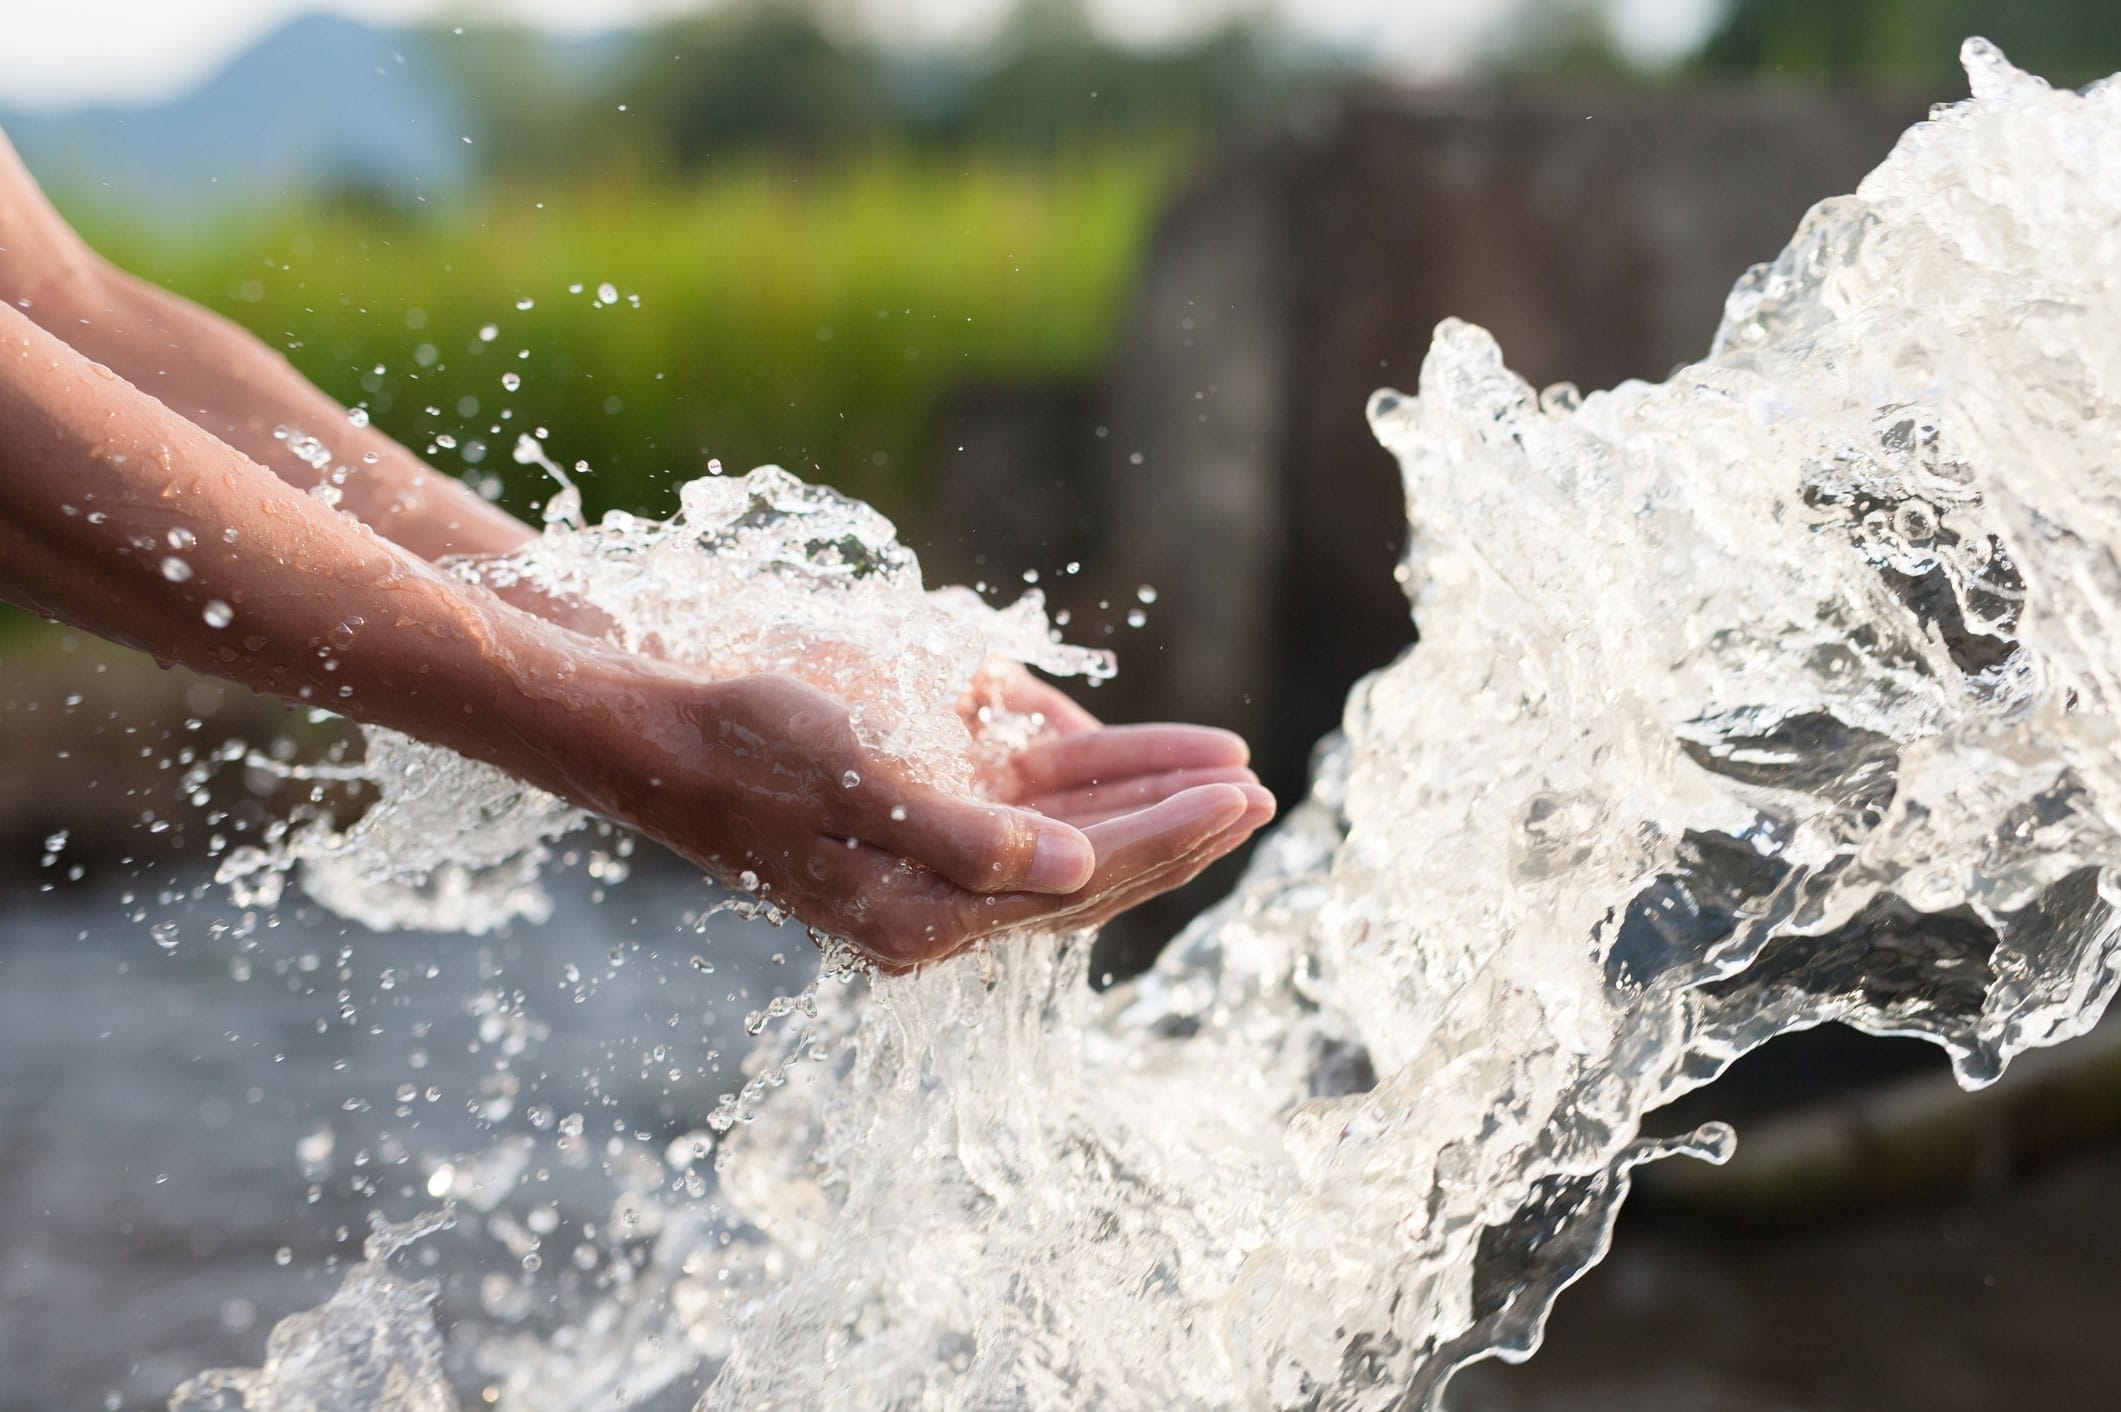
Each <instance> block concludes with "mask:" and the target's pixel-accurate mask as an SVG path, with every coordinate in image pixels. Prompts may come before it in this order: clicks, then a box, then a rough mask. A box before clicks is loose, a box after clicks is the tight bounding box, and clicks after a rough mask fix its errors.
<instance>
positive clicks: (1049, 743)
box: [1011, 725, 1252, 793]
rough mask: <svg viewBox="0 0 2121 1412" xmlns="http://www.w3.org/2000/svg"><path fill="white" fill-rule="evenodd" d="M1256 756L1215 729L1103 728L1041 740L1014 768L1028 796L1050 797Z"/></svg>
mask: <svg viewBox="0 0 2121 1412" xmlns="http://www.w3.org/2000/svg"><path fill="white" fill-rule="evenodd" d="M1251 755H1252V752H1251V750H1250V749H1249V748H1248V747H1247V746H1246V745H1245V742H1244V738H1243V737H1242V736H1238V735H1234V734H1232V733H1231V732H1229V731H1225V730H1217V729H1215V728H1214V727H1212V726H1174V725H1148V726H1104V727H1101V728H1099V729H1097V730H1092V731H1084V732H1083V733H1082V734H1080V735H1071V736H1055V737H1041V738H1040V739H1037V740H1034V741H1032V742H1031V744H1029V745H1028V746H1026V747H1025V748H1024V750H1023V751H1022V753H1020V754H1019V755H1017V756H1016V757H1015V759H1014V760H1013V761H1011V764H1012V765H1013V766H1014V768H1015V771H1016V777H1017V779H1019V780H1020V781H1022V783H1023V785H1024V787H1025V789H1026V790H1027V791H1028V792H1031V793H1050V792H1052V791H1054V790H1060V789H1073V788H1077V787H1079V786H1083V785H1094V784H1100V783H1106V782H1110V781H1113V780H1121V779H1128V778H1132V777H1133V776H1136V775H1147V774H1159V773H1165V772H1169V771H1172V770H1196V769H1217V768H1228V767H1231V766H1236V765H1243V764H1245V763H1246V762H1247V761H1249V760H1250V759H1251Z"/></svg>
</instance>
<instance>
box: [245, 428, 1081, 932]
mask: <svg viewBox="0 0 2121 1412" xmlns="http://www.w3.org/2000/svg"><path fill="white" fill-rule="evenodd" d="M516 459H517V460H518V461H522V462H524V463H526V464H528V463H534V464H537V465H541V466H543V467H544V468H545V469H546V470H547V471H548V472H549V473H550V474H551V475H552V476H553V477H554V479H555V480H556V481H557V482H558V486H559V489H558V490H557V492H556V493H555V494H554V495H553V497H552V499H551V500H550V501H549V502H548V503H547V506H546V509H545V520H546V525H547V532H546V534H545V536H544V537H543V538H542V539H540V540H536V541H533V542H532V543H531V544H530V545H528V546H527V547H525V548H524V549H523V550H521V551H519V552H518V553H516V554H513V555H509V556H506V557H502V558H492V559H478V560H467V561H462V562H459V563H457V564H455V565H454V568H455V570H456V571H457V572H458V573H459V574H460V575H462V576H463V577H464V578H466V579H468V580H470V581H473V582H483V583H486V584H488V585H491V586H494V587H498V588H511V587H515V586H517V585H528V586H529V587H531V588H533V589H535V590H537V591H539V592H542V593H545V594H548V595H550V596H552V597H555V598H559V599H563V600H572V601H575V602H578V603H581V604H584V605H587V606H588V607H589V608H590V609H593V610H594V611H595V612H597V613H599V614H601V615H602V617H603V618H604V619H605V620H606V621H607V622H608V623H609V625H610V627H609V634H608V635H609V636H610V638H611V639H612V640H613V641H614V642H615V643H616V644H618V645H619V646H622V647H625V648H627V649H629V650H631V651H635V652H641V653H646V654H649V655H652V656H655V657H659V658H662V659H664V660H666V661H671V662H679V663H685V664H689V665H692V666H695V667H697V668H699V669H700V671H701V672H702V674H703V675H708V676H713V677H718V678H726V677H734V676H740V675H744V674H747V673H753V672H786V673H792V674H794V675H797V676H801V677H806V678H808V679H810V680H812V681H813V682H815V683H816V684H817V685H819V686H822V687H824V688H826V689H828V690H831V691H834V692H835V693H837V694H839V695H840V696H841V697H842V699H844V700H846V701H848V702H849V703H851V705H852V707H853V710H852V722H853V725H854V729H855V733H856V735H857V737H858V738H859V739H860V740H861V741H862V743H863V744H865V745H867V746H869V747H871V748H873V749H875V750H878V751H880V752H882V753H883V754H885V755H888V756H891V757H893V758H895V759H899V760H902V761H906V762H908V763H910V764H912V765H914V766H916V767H917V768H918V769H919V770H920V771H921V772H922V773H923V774H924V775H926V776H927V777H928V778H929V779H931V780H933V781H935V782H936V783H938V784H941V785H944V786H947V787H950V788H954V789H956V790H958V791H959V792H961V793H972V792H975V790H976V779H977V775H976V772H975V769H974V761H975V759H976V757H977V755H978V754H979V753H980V752H981V751H1007V750H1009V749H1011V748H1013V747H1016V746H1020V745H1021V743H1022V742H1023V740H1025V739H1027V738H1028V733H1029V731H1030V730H1031V729H1032V728H1033V727H1034V725H1035V723H1034V722H1031V721H1029V720H1027V719H1024V718H1020V717H1015V716H1012V715H1010V714H1009V713H1007V712H1004V711H1001V710H999V709H997V708H993V707H987V708H983V709H982V711H981V712H980V715H979V721H980V732H979V736H978V738H977V739H976V740H974V741H973V742H972V747H971V749H970V750H968V748H967V740H966V731H965V725H964V722H963V719H962V718H961V717H960V716H959V714H958V710H957V706H958V701H959V698H960V696H961V695H962V694H963V693H964V692H965V691H966V690H967V689H968V686H969V685H970V684H971V683H972V682H973V681H974V678H975V676H976V675H977V674H978V673H979V672H980V670H981V668H982V667H983V666H984V665H985V664H987V663H989V662H991V661H994V660H997V659H1000V660H1007V661H1015V662H1026V663H1030V664H1032V665H1035V666H1038V667H1041V668H1043V669H1045V670H1046V671H1049V672H1052V673H1055V674H1057V675H1061V676H1070V675H1082V676H1086V677H1089V678H1091V679H1092V680H1097V679H1101V678H1106V677H1109V676H1110V675H1111V674H1112V663H1111V658H1110V656H1109V654H1107V653H1103V652H1098V651H1093V650H1091V649H1088V648H1081V647H1070V646H1067V645H1065V644H1063V643H1062V642H1061V641H1060V640H1059V637H1058V635H1057V633H1056V632H1055V631H1054V629H1053V627H1052V625H1051V624H1050V623H1048V622H1047V620H1046V615H1045V609H1044V600H1043V598H1042V596H1041V595H1040V594H1039V593H1038V592H1037V591H1036V590H1033V591H1030V592H1027V593H1025V594H1024V595H1023V597H1021V598H1019V599H1018V600H1017V601H1016V602H1015V603H1014V604H1012V605H1010V606H1009V607H1008V608H1005V609H996V608H993V607H990V606H989V605H988V604H987V603H986V602H985V601H984V600H982V599H981V598H980V597H979V595H978V594H976V593H973V592H971V591H970V590H967V589H961V588H944V589H937V590H933V591H930V590H925V589H923V587H922V585H921V574H920V564H919V561H918V560H917V559H916V558H915V557H914V554H913V551H912V550H910V549H908V548H906V547H905V546H904V545H902V544H900V543H899V542H898V540H897V538H896V531H895V530H894V528H893V527H892V524H891V522H890V521H889V520H887V519H885V518H884V517H883V516H882V515H880V514H878V513H877V512H876V511H875V510H873V509H871V508H870V507H869V506H867V505H864V504H862V503H861V502H859V501H856V500H850V499H848V498H846V497H845V496H842V495H840V494H838V493H836V492H834V491H832V490H829V489H826V488H824V487H822V486H812V485H805V484H804V483H803V482H801V481H799V480H797V479H796V478H795V477H794V476H792V475H789V474H788V473H787V472H786V471H783V470H780V469H779V468H777V467H772V466H768V467H762V468H761V469H759V470H756V471H753V472H752V473H751V474H749V475H747V476H743V477H741V478H721V477H704V478H702V479H700V480H696V481H693V482H692V483H690V484H689V485H686V486H685V487H684V488H683V489H682V490H681V491H680V492H679V511H678V514H677V515H676V516H675V517H674V518H672V519H670V520H668V521H657V520H647V519H641V518H639V517H636V516H633V515H628V514H625V513H623V512H619V511H614V512H612V513H611V514H608V515H606V516H605V517H604V519H603V521H602V523H601V524H598V525H596V526H594V527H591V526H587V525H585V524H583V522H582V519H581V495H580V493H579V491H578V490H577V489H576V487H575V485H574V484H573V482H572V481H571V480H570V479H569V478H568V476H567V473H566V472H564V471H562V470H561V469H560V468H559V467H558V466H556V465H554V464H553V463H552V462H551V461H549V460H547V459H546V458H545V455H544V453H543V451H542V450H541V449H540V448H539V446H538V444H537V442H535V441H534V440H532V439H531V438H529V437H527V436H526V437H524V438H523V439H522V441H521V443H520V444H519V446H518V449H517V453H516ZM363 734H364V736H365V739H366V742H367V750H366V758H365V759H364V761H363V762H362V764H361V765H360V766H359V767H358V768H357V769H355V770H353V771H351V772H350V773H351V775H352V776H353V777H354V778H358V779H361V780H363V781H365V782H366V783H367V784H369V785H370V786H372V787H373V789H374V790H375V792H376V794H377V796H378V798H377V800H376V802H375V803H374V804H373V805H372V807H370V808H369V809H368V810H367V811H366V812H364V813H363V814H362V815H361V817H360V818H359V819H358V820H357V821H356V822H355V823H353V824H352V825H351V826H350V827H347V828H345V829H343V830H342V829H339V828H337V827H335V826H334V824H333V823H332V822H331V820H330V819H328V818H326V819H320V820H318V821H316V822H313V823H311V824H309V825H307V826H305V827H302V828H299V829H297V830H295V831H293V832H292V833H289V834H287V835H285V836H284V837H281V838H279V839H277V840H275V841H274V842H273V843H272V844H271V845H270V846H268V847H264V848H257V847H250V848H243V849H239V850H236V851H235V852H233V853H231V854H230V855H229V857H228V858H227V859H226V860H225V861H224V862H223V864H222V866H221V869H220V880H221V881H222V882H223V883H226V884H229V885H231V888H232V891H233V894H234V897H235V900H236V901H237V902H238V903H239V904H240V905H243V906H272V905H274V904H275V903H277V902H278V900H279V898H280V895H281V890H282V886H283V882H284V879H285V877H286V876H287V874H288V873H289V871H290V870H294V869H299V871H300V877H301V880H302V885H303V888H304V890H305V891H307V892H308V893H309V895H310V896H311V897H313V898H315V899H316V900H317V901H319V902H321V903H323V904H324V905H325V906H327V907H329V908H331V909H332V910H334V911H336V912H338V913H340V914H341V915H343V916H347V917H352V918H354V919H356V920H358V921H361V922H365V923H367V924H368V925H369V926H372V927H378V928H387V927H419V928H423V929H427V930H435V931H468V932H485V931H489V930H491V929H492V928H494V927H495V926H498V925H500V924H501V923H503V922H506V921H508V920H509V919H511V918H514V917H530V918H533V919H537V920H543V918H544V917H545V916H546V915H547V914H548V913H549V911H550V904H549V901H548V900H547V898H546V895H545V893H544V891H543V890H542V888H540V886H539V885H538V874H539V872H540V870H541V869H542V868H543V866H544V864H545V863H546V861H547V858H548V856H549V850H548V845H549V844H550V842H551V841H552V840H553V839H555V838H557V837H559V836H560V835H561V834H564V833H566V832H568V831H569V830H571V829H573V828H575V827H577V826H579V825H580V824H582V823H583V822H584V821H585V820H586V818H587V816H586V815H585V814H583V813H582V812H581V811H580V810H578V809H575V808H574V807H572V806H571V805H569V804H567V803H566V802H565V801H563V800H560V799H558V798H555V797H554V796H552V795H549V794H546V793H544V792H542V791H540V790H537V789H533V788H530V787H528V786H526V785H524V784H522V783H521V782H520V781H518V780H515V779H513V778H511V777H510V776H508V775H506V774H504V773H502V772H501V771H500V770H497V769H494V768H493V767H492V766H490V765H485V764H481V763H479V762H476V761H472V760H467V759H464V758H463V757H461V756H459V755H456V754H454V753H453V752H451V751H449V750H446V749H442V748H440V747H437V746H432V745H427V744H425V743H423V742H421V741H418V740H414V739H412V738H411V737H409V736H405V735H400V734H397V733H395V732H391V731H384V730H374V729H370V730H366V731H364V732H363ZM854 783H859V779H856V780H855V781H854ZM850 787H852V786H851V785H850ZM437 860H440V861H437Z"/></svg>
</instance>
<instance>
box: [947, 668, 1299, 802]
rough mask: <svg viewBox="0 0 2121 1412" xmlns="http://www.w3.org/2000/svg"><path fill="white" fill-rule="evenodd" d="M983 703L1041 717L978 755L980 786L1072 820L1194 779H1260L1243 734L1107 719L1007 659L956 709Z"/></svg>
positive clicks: (970, 717)
mask: <svg viewBox="0 0 2121 1412" xmlns="http://www.w3.org/2000/svg"><path fill="white" fill-rule="evenodd" d="M982 705H987V706H995V707H999V708H1001V709H1002V710H1005V711H1008V712H1011V713H1013V714H1015V715H1019V716H1036V717H1039V718H1041V719H1042V722H1043V724H1042V727H1041V728H1040V729H1039V730H1038V731H1037V733H1036V734H1034V735H1033V737H1032V739H1031V742H1030V744H1029V745H1027V746H1026V747H1025V748H1024V749H1022V750H1020V751H1015V752H1010V753H1006V754H1002V753H996V754H993V755H989V756H983V757H982V758H980V759H979V761H978V762H977V763H978V770H979V775H980V783H981V784H982V785H983V786H984V787H985V789H986V791H987V793H988V794H989V795H990V796H991V797H992V798H993V799H995V800H996V801H997V802H999V803H1003V804H1011V805H1014V806H1016V807H1018V808H1021V809H1035V810H1037V811H1038V812H1039V813H1041V814H1044V815H1045V816H1046V817H1048V818H1051V819H1058V820H1060V821H1061V822H1062V823H1065V824H1071V825H1073V826H1074V827H1076V828H1079V829H1080V828H1088V827H1090V826H1091V825H1093V824H1099V823H1104V822H1106V821H1108V820H1111V819H1116V818H1119V817H1120V816H1122V815H1125V814H1131V813H1136V812H1138V811H1140V810H1143V809H1147V808H1151V807H1153V806H1154V805H1156V804H1158V803H1161V802H1162V801H1163V800H1166V799H1169V798H1170V797H1171V796H1173V795H1175V794H1178V793H1180V792H1181V791H1183V790H1187V789H1192V788H1194V787H1196V786H1198V785H1204V784H1238V785H1256V784H1257V783H1258V782H1259V780H1258V777H1257V776H1255V775H1254V774H1253V773H1252V771H1251V770H1250V769H1249V768H1247V766H1246V759H1247V754H1248V752H1247V751H1246V748H1245V744H1244V742H1243V741H1242V740H1240V739H1239V738H1238V737H1237V736H1235V735H1232V734H1230V733H1229V732H1227V731H1220V730H1214V729H1211V728H1208V727H1204V726H1183V725H1142V726H1108V725H1105V724H1104V723H1102V722H1101V721H1099V720H1098V719H1097V718H1096V717H1095V716H1093V715H1091V714H1090V713H1089V712H1088V711H1086V710H1084V709H1083V708H1082V707H1081V706H1080V705H1078V704H1076V702H1074V701H1073V700H1071V699H1070V698H1069V697H1068V696H1066V695H1065V694H1063V693H1062V692H1061V691H1060V690H1059V689H1058V688H1056V687H1053V686H1049V685H1047V684H1046V683H1045V682H1042V681H1040V680H1039V679H1038V678H1036V677H1034V676H1032V675H1031V673H1030V672H1028V671H1026V670H1025V669H1024V668H1023V667H1020V666H1018V665H1017V664H1015V663H1013V662H1010V663H1003V664H998V665H997V666H995V667H992V668H990V669H989V670H988V672H987V673H986V674H985V675H984V676H983V678H982V680H981V682H980V683H979V685H978V686H977V687H976V688H975V690H974V692H973V693H972V694H970V695H969V696H968V697H967V699H966V701H965V703H964V705H963V707H962V712H963V714H964V715H965V717H966V724H967V725H968V726H971V725H973V724H974V719H975V715H976V712H977V711H978V709H979V708H980V707H981V706H982Z"/></svg>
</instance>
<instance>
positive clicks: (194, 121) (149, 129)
mask: <svg viewBox="0 0 2121 1412" xmlns="http://www.w3.org/2000/svg"><path fill="white" fill-rule="evenodd" d="M434 43H435V39H434V37H433V36H431V35H428V34H424V33H420V32H416V31H407V30H390V29H378V28H373V27H371V26H368V25H363V24H360V23H358V22H356V21H352V20H346V19H338V18H327V17H323V16H312V17H309V18H305V19H299V20H295V21H293V22H291V23H289V24H288V25H286V26H285V27H284V28H282V29H280V30H277V31H275V32H274V33H273V34H271V35H270V36H268V37H267V38H265V39H263V40H261V41H260V42H259V43H258V44H257V45H256V46H254V47H253V48H251V49H250V50H248V51H247V52H245V53H244V54H242V55H240V56H239V57H238V58H236V59H235V60H233V61H232V62H231V63H230V64H229V65H228V66H227V67H226V68H224V69H222V70H221V71H220V72H219V73H218V74H216V75H214V76H213V77H212V78H211V79H209V80H207V81H206V82H205V83H203V84H202V85H200V86H199V87H198V88H197V89H194V90H193V91H192V92H191V93H189V94H187V95H185V96H184V97H181V98H178V99H175V100H173V101H170V102H167V103H160V104H155V105H152V106H143V107H131V108H128V107H121V106H99V107H92V108H83V109H79V110H76V111H73V112H65V113H50V112H20V113H10V112H5V111H0V127H4V128H5V129H6V130H7V132H8V135H9V136H10V137H11V138H13V140H14V142H15V145H16V146H17V147H18V148H19V149H20V150H21V152H22V155H23V158H24V160H26V161H27V162H28V163H29V166H30V169H31V170H32V171H33V172H35V173H36V174H37V176H38V177H39V179H40V180H42V181H43V182H44V183H45V184H46V185H47V186H49V187H50V188H51V189H52V190H53V191H55V192H57V193H62V194H85V193H88V192H91V191H95V190H98V189H108V190H109V191H111V192H114V193H124V199H126V200H128V201H138V202H143V203H145V204H146V206H147V207H148V209H149V210H151V211H154V212H158V213H173V212H179V211H182V210H184V209H186V208H193V207H198V206H203V205H208V204H215V205H218V204H221V203H225V202H227V201H229V200H230V199H231V198H232V197H233V198H236V199H242V198H246V197H259V196H266V195H270V194H273V193H277V192H280V191H285V190H290V189H300V188H309V189H314V188H317V187H320V186H323V187H332V186H359V187H362V188H365V189H369V190H373V191H376V192H378V193H379V194H383V195H386V196H390V197H394V198H396V199H399V200H412V199H414V198H416V197H418V196H420V195H423V194H426V193H428V192H431V191H433V190H435V189H436V188H446V187H448V186H449V185H451V184H453V183H457V182H460V181H463V180H465V179H466V178H467V177H469V176H470V175H471V174H472V173H473V172H474V171H475V169H476V165H477V163H476V154H475V153H474V152H473V151H472V149H471V147H470V146H468V145H467V144H466V142H465V136H466V134H467V133H468V132H469V131H470V128H469V126H468V125H467V105H466V104H465V103H464V101H463V99H462V98H461V97H460V95H459V93H458V91H457V89H456V86H455V83H454V81H453V78H452V76H451V75H450V74H449V73H447V72H445V71H444V68H443V66H442V65H440V64H438V63H437V62H435V51H434V49H433V47H432V46H433V45H434Z"/></svg>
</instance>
